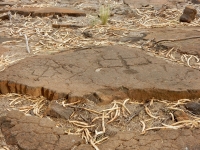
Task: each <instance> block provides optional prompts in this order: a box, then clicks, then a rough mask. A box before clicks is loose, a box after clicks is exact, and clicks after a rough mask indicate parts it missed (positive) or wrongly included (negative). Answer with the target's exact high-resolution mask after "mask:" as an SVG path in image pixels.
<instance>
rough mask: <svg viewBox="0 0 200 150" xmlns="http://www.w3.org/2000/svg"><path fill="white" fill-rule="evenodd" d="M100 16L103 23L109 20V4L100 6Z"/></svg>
mask: <svg viewBox="0 0 200 150" xmlns="http://www.w3.org/2000/svg"><path fill="white" fill-rule="evenodd" d="M99 16H100V19H101V24H102V25H105V24H107V22H108V19H109V17H110V7H109V6H104V5H103V6H101V7H100V12H99Z"/></svg>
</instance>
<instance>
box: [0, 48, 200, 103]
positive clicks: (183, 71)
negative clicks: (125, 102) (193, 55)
mask: <svg viewBox="0 0 200 150" xmlns="http://www.w3.org/2000/svg"><path fill="white" fill-rule="evenodd" d="M0 81H1V82H0V92H1V93H3V94H5V93H9V92H16V93H21V94H29V95H34V96H40V95H43V96H45V97H47V98H48V99H50V100H51V99H58V98H61V97H66V98H69V97H82V96H84V95H88V94H91V93H96V95H95V96H97V97H98V98H101V99H102V100H112V99H116V97H115V96H114V95H118V96H117V98H119V99H120V98H126V97H129V98H132V99H138V100H146V99H149V98H153V97H154V98H159V99H168V100H177V99H180V98H197V97H199V96H200V88H199V85H200V72H199V71H198V70H195V69H192V68H189V67H184V66H180V65H178V64H173V63H170V62H166V61H164V60H163V59H159V58H156V57H152V56H149V55H147V54H146V53H145V52H143V51H141V50H140V49H136V48H127V47H123V46H110V47H102V48H93V49H85V50H77V51H71V52H61V53H57V54H54V55H45V56H44V55H40V56H35V57H32V58H26V59H24V60H22V61H20V62H19V63H17V64H15V65H13V66H10V67H9V68H7V69H6V70H5V71H4V72H1V73H0ZM89 97H90V96H89Z"/></svg>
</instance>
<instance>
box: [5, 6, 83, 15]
mask: <svg viewBox="0 0 200 150" xmlns="http://www.w3.org/2000/svg"><path fill="white" fill-rule="evenodd" d="M5 11H10V12H12V13H18V14H21V15H24V16H28V15H31V16H33V17H34V16H41V17H44V16H49V15H59V16H61V15H69V16H86V14H85V12H83V11H81V10H77V9H74V8H65V7H43V8H39V7H22V8H20V7H19V8H10V9H7V10H5Z"/></svg>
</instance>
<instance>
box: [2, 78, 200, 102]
mask: <svg viewBox="0 0 200 150" xmlns="http://www.w3.org/2000/svg"><path fill="white" fill-rule="evenodd" d="M120 89H121V88H112V90H111V88H107V89H103V90H102V89H100V90H99V91H96V92H93V93H92V91H91V93H87V94H85V95H82V97H80V96H76V95H74V96H70V93H59V91H58V92H57V91H54V90H51V89H47V88H44V87H31V86H27V85H24V84H19V83H15V82H13V81H0V93H1V94H7V93H18V94H26V95H31V96H35V97H38V96H44V97H46V98H47V99H48V100H57V99H60V98H66V99H68V101H69V102H74V101H77V100H81V101H82V102H85V100H86V99H88V100H91V101H94V102H95V103H97V104H108V103H110V102H112V101H113V100H120V99H121V100H122V99H125V98H130V99H132V100H137V101H139V102H144V101H146V100H149V99H152V98H155V99H160V100H162V99H164V100H169V101H175V100H179V99H184V98H186V99H196V98H200V90H182V91H172V90H166V89H128V88H126V89H127V90H125V91H121V90H120ZM102 91H109V92H102ZM119 92H120V94H119ZM72 94H73V93H72ZM124 95H125V96H124Z"/></svg>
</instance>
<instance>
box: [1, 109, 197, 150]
mask: <svg viewBox="0 0 200 150" xmlns="http://www.w3.org/2000/svg"><path fill="white" fill-rule="evenodd" d="M0 123H1V130H2V133H3V135H4V137H5V139H6V142H7V144H8V145H11V146H16V147H15V149H26V150H35V149H37V150H40V149H41V150H44V149H48V150H61V149H63V150H64V149H65V150H68V149H75V150H88V149H89V150H90V149H91V150H92V149H93V148H92V146H90V145H88V144H85V143H84V141H83V140H82V139H81V138H80V137H79V136H77V135H66V134H64V130H63V129H62V128H58V127H56V123H55V122H54V121H52V120H49V119H48V118H39V117H35V116H25V115H24V114H23V113H22V112H19V111H16V110H14V111H10V112H9V113H8V114H7V116H6V117H1V122H0ZM199 140H200V130H199V129H182V130H169V129H166V130H165V129H163V130H158V131H156V132H155V131H149V132H148V133H146V134H144V135H141V133H139V132H137V131H130V132H118V133H117V134H116V135H115V136H113V137H111V138H110V139H109V141H106V142H104V143H103V144H100V145H99V149H102V150H103V149H107V150H113V149H117V150H130V149H136V150H139V149H142V150H147V149H153V150H160V149H165V150H171V149H173V150H180V149H189V150H198V149H200V144H199ZM13 149H14V148H13Z"/></svg>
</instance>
